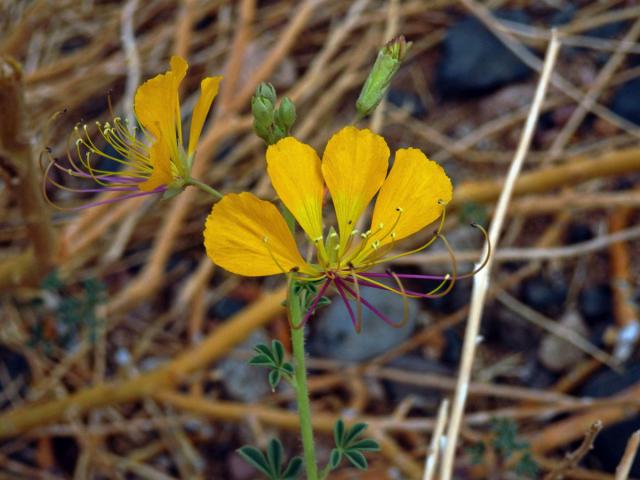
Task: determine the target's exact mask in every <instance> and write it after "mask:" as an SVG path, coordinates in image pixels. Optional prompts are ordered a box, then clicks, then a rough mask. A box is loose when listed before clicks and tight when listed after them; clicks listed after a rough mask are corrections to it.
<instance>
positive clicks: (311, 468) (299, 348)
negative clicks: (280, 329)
mask: <svg viewBox="0 0 640 480" xmlns="http://www.w3.org/2000/svg"><path fill="white" fill-rule="evenodd" d="M295 286H296V283H295V280H291V281H290V282H289V292H288V296H287V305H288V309H289V324H290V325H291V347H292V350H293V358H294V359H295V382H294V384H293V387H294V389H295V391H296V400H297V403H298V416H299V418H300V436H301V437H302V448H303V450H304V466H305V470H306V472H307V479H308V480H318V467H317V464H316V452H315V446H314V442H313V427H312V426H311V405H310V402H309V390H308V388H307V368H306V366H305V351H304V325H303V324H302V320H303V314H304V311H305V306H306V303H307V301H306V298H304V297H305V293H304V290H301V291H300V292H299V293H296V288H295Z"/></svg>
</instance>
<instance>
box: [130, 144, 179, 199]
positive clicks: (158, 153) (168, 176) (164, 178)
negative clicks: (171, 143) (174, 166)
mask: <svg viewBox="0 0 640 480" xmlns="http://www.w3.org/2000/svg"><path fill="white" fill-rule="evenodd" d="M149 163H150V164H151V167H152V169H153V170H152V171H151V176H150V177H149V179H148V180H146V181H144V182H142V183H140V184H139V185H138V188H139V189H140V190H142V191H143V192H148V191H150V190H154V189H155V188H157V187H159V186H161V185H168V184H170V183H171V182H172V181H173V175H172V171H171V159H170V156H169V151H168V150H167V144H166V143H165V142H163V141H162V139H160V140H156V141H155V142H154V143H153V145H151V147H150V148H149Z"/></svg>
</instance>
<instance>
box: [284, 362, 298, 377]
mask: <svg viewBox="0 0 640 480" xmlns="http://www.w3.org/2000/svg"><path fill="white" fill-rule="evenodd" d="M280 370H282V371H283V372H284V373H287V374H289V375H293V374H294V373H295V369H294V368H293V365H292V364H291V363H289V362H284V363H283V364H282V366H281V367H280Z"/></svg>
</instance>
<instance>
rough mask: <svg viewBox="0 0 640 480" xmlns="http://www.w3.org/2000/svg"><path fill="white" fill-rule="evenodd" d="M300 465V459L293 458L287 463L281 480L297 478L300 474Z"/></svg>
mask: <svg viewBox="0 0 640 480" xmlns="http://www.w3.org/2000/svg"><path fill="white" fill-rule="evenodd" d="M302 465H303V463H302V458H300V457H293V458H292V459H291V460H290V461H289V465H288V466H287V469H286V470H285V471H284V473H283V474H282V480H295V479H296V478H298V477H299V476H300V473H302Z"/></svg>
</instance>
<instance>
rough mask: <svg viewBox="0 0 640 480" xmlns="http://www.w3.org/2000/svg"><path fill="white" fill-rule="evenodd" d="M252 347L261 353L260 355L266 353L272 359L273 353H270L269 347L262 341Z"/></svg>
mask: <svg viewBox="0 0 640 480" xmlns="http://www.w3.org/2000/svg"><path fill="white" fill-rule="evenodd" d="M253 349H254V350H255V351H256V352H258V353H261V354H262V355H266V356H267V357H269V358H271V359H273V353H271V350H270V349H269V347H268V346H266V345H264V344H263V343H259V344H258V345H256V346H255V347H253Z"/></svg>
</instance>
